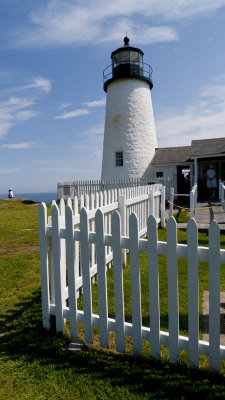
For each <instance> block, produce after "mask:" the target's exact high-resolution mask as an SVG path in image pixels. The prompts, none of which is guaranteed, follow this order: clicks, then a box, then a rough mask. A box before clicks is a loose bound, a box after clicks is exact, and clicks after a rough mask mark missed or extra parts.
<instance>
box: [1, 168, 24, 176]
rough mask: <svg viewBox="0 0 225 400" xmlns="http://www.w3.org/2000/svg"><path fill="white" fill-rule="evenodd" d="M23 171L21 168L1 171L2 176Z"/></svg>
mask: <svg viewBox="0 0 225 400" xmlns="http://www.w3.org/2000/svg"><path fill="white" fill-rule="evenodd" d="M19 171H21V169H20V168H6V169H0V174H3V175H5V174H14V173H15V172H19Z"/></svg>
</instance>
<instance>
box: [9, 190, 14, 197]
mask: <svg viewBox="0 0 225 400" xmlns="http://www.w3.org/2000/svg"><path fill="white" fill-rule="evenodd" d="M8 198H9V199H14V194H13V191H12V189H11V188H9V194H8Z"/></svg>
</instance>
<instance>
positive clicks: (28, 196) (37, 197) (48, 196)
mask: <svg viewBox="0 0 225 400" xmlns="http://www.w3.org/2000/svg"><path fill="white" fill-rule="evenodd" d="M7 198H8V193H3V194H0V199H7ZM14 199H18V200H19V199H23V200H31V201H35V202H37V203H41V202H44V203H51V202H52V201H53V200H57V192H40V193H14Z"/></svg>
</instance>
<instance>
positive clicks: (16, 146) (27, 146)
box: [1, 142, 32, 150]
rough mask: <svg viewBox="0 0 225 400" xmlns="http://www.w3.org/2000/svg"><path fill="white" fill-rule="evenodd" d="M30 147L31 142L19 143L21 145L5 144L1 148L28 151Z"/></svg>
mask: <svg viewBox="0 0 225 400" xmlns="http://www.w3.org/2000/svg"><path fill="white" fill-rule="evenodd" d="M31 146H32V143H31V142H21V143H6V144H3V145H2V146H1V147H3V148H6V149H13V150H14V149H28V148H30V147H31Z"/></svg>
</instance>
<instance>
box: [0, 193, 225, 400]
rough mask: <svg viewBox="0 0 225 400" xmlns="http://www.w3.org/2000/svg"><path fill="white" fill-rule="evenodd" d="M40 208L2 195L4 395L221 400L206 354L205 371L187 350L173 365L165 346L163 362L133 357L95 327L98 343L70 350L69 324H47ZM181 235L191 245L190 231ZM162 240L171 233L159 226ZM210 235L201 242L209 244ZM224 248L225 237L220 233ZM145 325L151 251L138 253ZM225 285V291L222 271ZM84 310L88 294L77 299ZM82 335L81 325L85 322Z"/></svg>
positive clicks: (204, 283)
mask: <svg viewBox="0 0 225 400" xmlns="http://www.w3.org/2000/svg"><path fill="white" fill-rule="evenodd" d="M37 215H38V206H37V205H35V204H29V203H28V202H25V203H23V202H22V201H18V200H13V201H8V200H0V335H1V332H3V331H4V330H5V329H6V330H7V331H8V333H7V334H5V335H1V336H0V399H1V400H5V399H10V400H14V399H19V400H20V399H46V400H47V399H71V400H72V399H99V400H100V399H189V398H192V399H195V398H196V399H197V398H198V399H203V398H204V399H214V398H215V399H222V398H225V377H224V371H225V369H224V367H223V365H222V369H221V373H220V374H218V373H211V372H208V371H207V370H205V369H204V366H207V359H206V358H204V357H201V369H200V370H195V369H188V368H187V356H186V354H185V352H182V354H181V361H180V363H179V364H177V365H171V364H170V363H169V362H168V351H167V349H165V348H162V359H163V360H162V362H156V361H154V360H152V359H151V358H150V357H149V345H148V344H147V343H144V356H143V357H140V358H135V357H133V356H132V343H131V340H129V339H128V340H127V349H126V350H127V352H126V354H125V355H123V354H118V353H116V351H115V337H114V335H113V334H111V335H110V349H109V350H102V349H100V347H99V341H98V333H97V330H95V336H94V345H89V346H84V348H83V350H82V351H81V352H79V353H78V354H76V355H74V354H71V353H69V352H68V351H67V350H66V349H67V345H68V343H69V336H68V324H67V329H66V334H65V335H64V336H63V335H55V333H54V329H52V331H51V332H45V331H44V330H43V329H42V320H41V298H40V265H39V247H38V224H37ZM178 238H179V241H180V242H181V243H185V240H186V234H185V232H183V231H179V233H178ZM159 239H160V240H165V239H166V231H165V230H159ZM207 239H208V238H207V235H206V234H200V235H199V243H200V244H201V245H207ZM221 246H222V247H225V237H224V236H221ZM140 260H141V287H142V309H143V324H144V325H146V326H148V325H149V312H148V286H147V279H146V276H147V275H146V265H147V264H146V255H145V254H143V253H142V254H140ZM159 272H160V309H161V329H163V330H167V329H168V310H167V273H166V272H167V271H166V258H165V257H163V256H160V257H159ZM199 276H200V305H201V301H202V300H201V298H202V292H203V290H207V289H208V268H207V263H204V262H202V263H199ZM107 281H108V298H109V300H108V302H109V314H110V316H113V315H114V304H113V283H112V270H110V271H108V273H107ZM186 282H187V279H186V263H185V261H184V260H183V259H179V291H180V295H179V296H180V297H179V307H180V332H181V333H182V334H187V311H188V310H187V285H186ZM221 282H222V285H221V290H225V286H224V285H225V279H224V272H222V273H221ZM124 292H125V299H126V300H125V303H126V305H125V313H126V320H127V321H131V303H130V300H131V299H130V281H129V267H128V266H127V267H126V268H125V270H124ZM79 303H80V306H81V307H82V298H81V299H80V300H79ZM97 310H98V304H97V284H95V285H94V286H93V311H94V312H97ZM80 338H81V339H82V338H83V329H82V326H81V327H80Z"/></svg>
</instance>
